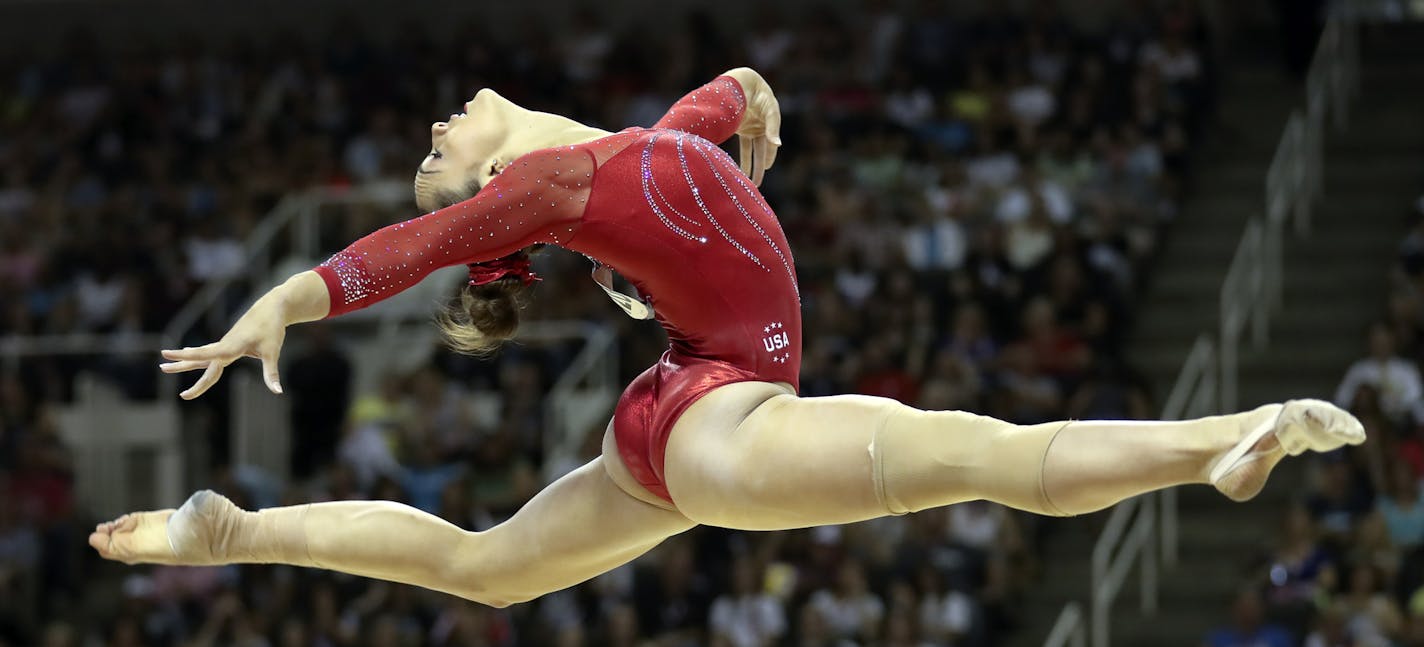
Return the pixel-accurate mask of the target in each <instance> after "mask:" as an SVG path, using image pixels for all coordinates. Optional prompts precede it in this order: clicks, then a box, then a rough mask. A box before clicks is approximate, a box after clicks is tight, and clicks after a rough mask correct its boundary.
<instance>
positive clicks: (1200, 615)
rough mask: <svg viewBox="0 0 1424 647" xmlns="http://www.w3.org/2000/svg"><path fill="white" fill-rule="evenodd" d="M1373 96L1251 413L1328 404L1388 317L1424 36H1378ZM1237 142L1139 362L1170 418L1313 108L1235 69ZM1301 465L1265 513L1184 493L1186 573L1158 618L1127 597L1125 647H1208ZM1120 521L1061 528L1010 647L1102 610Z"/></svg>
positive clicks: (1203, 163)
mask: <svg viewBox="0 0 1424 647" xmlns="http://www.w3.org/2000/svg"><path fill="white" fill-rule="evenodd" d="M1361 42H1362V45H1363V52H1362V63H1363V68H1364V69H1363V70H1362V73H1361V85H1362V89H1361V94H1360V96H1359V97H1358V98H1357V100H1356V101H1355V102H1354V103H1353V104H1352V111H1351V114H1350V119H1349V123H1350V127H1349V129H1348V131H1347V132H1344V133H1336V132H1330V133H1329V134H1328V135H1327V144H1326V155H1325V170H1324V183H1325V197H1324V201H1323V203H1322V204H1321V205H1319V206H1318V207H1317V209H1316V211H1315V215H1314V218H1313V226H1312V230H1311V233H1310V235H1309V236H1308V237H1307V238H1306V239H1299V238H1296V237H1294V236H1293V235H1287V238H1286V242H1285V263H1286V267H1285V272H1284V283H1285V285H1284V293H1285V296H1284V307H1283V308H1282V309H1281V311H1280V312H1279V313H1278V314H1277V315H1276V316H1275V318H1274V319H1273V321H1272V328H1271V336H1270V342H1271V343H1270V344H1269V346H1268V348H1267V349H1266V350H1265V351H1263V352H1260V353H1254V352H1252V351H1251V350H1250V345H1249V342H1248V343H1246V344H1243V346H1242V350H1241V367H1240V368H1241V373H1240V382H1239V384H1240V394H1239V398H1238V401H1239V405H1240V406H1241V407H1242V408H1249V407H1254V406H1257V405H1259V404H1263V403H1266V402H1278V401H1281V400H1285V399H1289V398H1292V397H1321V398H1329V397H1331V396H1332V395H1333V390H1334V387H1335V385H1336V383H1337V382H1338V381H1339V378H1340V376H1341V375H1342V374H1343V373H1344V370H1345V368H1346V366H1347V365H1348V364H1349V363H1350V362H1351V361H1353V360H1354V359H1356V358H1357V357H1359V356H1360V355H1362V354H1363V352H1364V331H1365V329H1366V327H1367V326H1368V324H1369V323H1370V322H1371V321H1374V320H1375V319H1376V318H1378V317H1379V316H1380V314H1381V312H1382V310H1383V307H1384V299H1385V296H1386V287H1387V284H1386V276H1387V271H1388V268H1389V264H1390V262H1391V261H1392V260H1393V258H1394V251H1395V249H1396V247H1397V245H1398V243H1399V241H1400V239H1401V238H1402V236H1403V235H1404V233H1405V231H1406V228H1407V226H1408V225H1407V223H1408V214H1409V209H1410V205H1411V204H1412V202H1413V200H1414V199H1415V198H1416V197H1418V196H1419V194H1420V193H1424V129H1421V128H1420V127H1419V117H1420V115H1424V26H1420V25H1393V26H1388V27H1367V28H1366V29H1365V30H1364V32H1363V33H1362V37H1361ZM1222 95H1223V105H1222V107H1221V112H1222V121H1223V123H1224V126H1223V127H1222V128H1220V129H1219V131H1218V133H1217V134H1216V135H1215V136H1214V140H1215V141H1214V142H1213V143H1212V144H1210V145H1208V146H1207V148H1206V150H1204V151H1203V154H1202V155H1201V157H1200V158H1199V159H1198V168H1200V169H1201V171H1200V174H1199V176H1198V178H1197V181H1196V182H1195V185H1194V187H1193V193H1192V195H1193V197H1192V198H1191V199H1190V200H1189V202H1188V204H1187V205H1186V208H1185V210H1184V212H1183V213H1182V214H1181V215H1180V216H1179V218H1178V221H1177V222H1176V223H1174V224H1173V231H1172V232H1171V233H1170V234H1169V236H1168V237H1167V241H1166V248H1165V249H1164V251H1163V255H1162V258H1161V259H1159V263H1158V270H1157V273H1156V276H1155V277H1154V279H1153V282H1152V284H1151V286H1150V287H1149V289H1148V294H1147V298H1146V299H1145V300H1144V302H1143V307H1142V309H1141V310H1140V313H1141V314H1140V318H1139V320H1138V322H1137V325H1136V328H1135V337H1134V339H1133V341H1132V345H1131V347H1130V355H1129V356H1130V357H1131V359H1132V361H1133V362H1134V363H1135V364H1136V365H1137V366H1138V367H1139V368H1140V369H1142V370H1143V371H1144V373H1145V374H1146V375H1147V376H1148V377H1149V379H1150V380H1151V383H1152V384H1153V387H1154V389H1155V395H1156V396H1157V398H1158V400H1159V403H1160V400H1161V399H1162V398H1164V397H1165V396H1166V392H1165V391H1166V389H1168V388H1170V387H1171V384H1172V381H1173V380H1174V379H1175V378H1176V374H1177V371H1178V369H1179V368H1180V367H1181V364H1182V361H1183V359H1184V358H1185V356H1186V353H1187V351H1188V350H1189V348H1190V344H1191V343H1192V341H1193V340H1194V339H1195V337H1196V336H1197V334H1198V333H1201V332H1210V333H1212V334H1213V336H1215V334H1216V332H1217V330H1218V325H1219V323H1218V322H1219V319H1218V310H1219V299H1220V289H1221V284H1222V280H1223V278H1224V275H1225V272H1226V269H1227V266H1228V265H1229V264H1230V261H1231V258H1232V255H1233V254H1234V253H1235V251H1236V244H1237V242H1238V240H1239V239H1240V237H1241V234H1242V231H1243V229H1244V227H1245V224H1246V221H1247V219H1248V218H1250V217H1252V216H1257V215H1260V214H1261V211H1262V203H1263V186H1264V178H1265V174H1266V168H1267V165H1268V164H1269V161H1270V156H1271V154H1272V153H1273V152H1274V148H1275V145H1276V143H1277V142H1278V139H1279V137H1280V135H1281V132H1282V130H1283V128H1284V124H1285V120H1286V117H1287V116H1288V115H1289V113H1290V111H1291V109H1293V108H1295V107H1297V106H1299V105H1302V104H1303V96H1302V92H1301V90H1300V88H1299V86H1298V85H1297V84H1295V83H1294V82H1292V81H1289V80H1287V79H1285V78H1283V76H1282V75H1281V74H1280V73H1278V72H1277V71H1276V68H1275V67H1272V66H1268V65H1257V66H1252V65H1246V66H1236V67H1233V69H1232V74H1231V78H1229V79H1227V85H1226V87H1224V88H1223V93H1222ZM1303 465H1305V462H1304V461H1293V462H1291V461H1288V462H1287V463H1285V464H1283V466H1282V468H1280V469H1279V470H1278V473H1277V474H1276V475H1275V477H1274V478H1273V479H1272V480H1271V482H1270V484H1269V485H1268V486H1267V488H1266V490H1265V491H1264V492H1263V493H1262V494H1261V495H1260V496H1259V497H1258V498H1257V499H1255V500H1254V501H1252V502H1250V503H1248V504H1243V505H1231V504H1228V503H1227V502H1226V501H1225V500H1224V499H1222V498H1221V497H1220V496H1219V495H1217V494H1215V492H1213V491H1212V490H1210V489H1208V488H1205V487H1188V488H1183V489H1182V490H1181V493H1180V502H1181V507H1180V514H1181V525H1180V528H1181V535H1180V563H1179V564H1178V566H1177V567H1175V568H1174V569H1171V570H1168V571H1166V572H1165V573H1162V575H1161V580H1160V581H1161V590H1160V598H1159V612H1158V613H1157V614H1156V615H1155V616H1153V617H1143V616H1142V614H1141V613H1139V612H1138V610H1137V594H1136V591H1135V589H1134V587H1133V584H1134V583H1135V581H1136V578H1135V577H1130V578H1129V585H1128V587H1127V589H1126V590H1125V591H1124V592H1123V594H1122V595H1121V596H1120V598H1119V601H1118V604H1117V607H1116V613H1115V617H1114V623H1113V625H1114V626H1113V644H1114V645H1145V644H1153V643H1154V642H1155V643H1158V644H1162V641H1163V640H1164V639H1166V640H1167V644H1196V643H1197V642H1199V640H1200V637H1201V636H1203V635H1204V633H1205V632H1206V631H1207V630H1208V629H1210V628H1211V627H1213V626H1216V625H1218V624H1219V623H1221V622H1222V621H1223V620H1224V619H1226V618H1227V617H1228V616H1227V613H1228V611H1227V608H1228V605H1229V604H1230V602H1231V598H1232V595H1233V593H1234V590H1235V587H1236V586H1237V585H1238V583H1239V582H1240V578H1241V575H1242V574H1243V573H1244V572H1245V569H1246V567H1247V566H1248V565H1249V564H1250V562H1251V559H1252V558H1253V557H1254V556H1255V555H1257V554H1259V549H1260V548H1261V547H1262V546H1263V545H1264V544H1266V543H1268V542H1269V541H1270V540H1271V539H1272V538H1274V537H1275V536H1276V529H1277V528H1278V527H1279V525H1280V520H1281V517H1282V512H1283V510H1284V509H1285V507H1286V505H1287V504H1288V502H1289V501H1290V500H1291V497H1292V495H1293V493H1294V492H1295V491H1297V490H1298V488H1299V487H1300V485H1301V484H1302V483H1303V481H1304V478H1305V473H1304V469H1303ZM1105 518H1106V513H1099V514H1096V515H1090V516H1088V517H1086V518H1081V519H1069V520H1047V521H1046V522H1045V524H1046V526H1047V528H1048V529H1049V530H1050V531H1051V532H1052V536H1051V538H1050V539H1049V540H1048V541H1047V542H1046V546H1045V550H1046V554H1045V556H1044V560H1045V562H1044V573H1043V578H1042V580H1041V582H1040V583H1039V584H1038V586H1037V589H1036V590H1035V591H1034V592H1033V594H1032V595H1031V596H1030V598H1029V599H1028V600H1026V601H1025V603H1024V605H1023V606H1022V608H1021V610H1022V614H1023V615H1022V616H1021V618H1022V620H1023V631H1020V632H1018V634H1017V635H1016V636H1014V640H1013V641H1010V642H1006V644H1009V645H1023V646H1029V645H1034V646H1037V645H1041V644H1042V640H1043V637H1044V636H1045V635H1047V631H1048V627H1049V626H1051V624H1052V622H1053V619H1054V617H1055V616H1056V614H1057V613H1058V611H1059V610H1060V609H1061V607H1062V605H1063V604H1064V603H1065V602H1067V601H1069V600H1079V601H1083V602H1085V603H1086V602H1087V601H1088V600H1089V599H1090V597H1089V594H1090V592H1089V586H1090V582H1089V559H1090V556H1091V554H1092V547H1093V543H1094V542H1095V541H1096V539H1097V536H1098V533H1099V531H1100V528H1101V525H1102V522H1103V520H1104V519H1105Z"/></svg>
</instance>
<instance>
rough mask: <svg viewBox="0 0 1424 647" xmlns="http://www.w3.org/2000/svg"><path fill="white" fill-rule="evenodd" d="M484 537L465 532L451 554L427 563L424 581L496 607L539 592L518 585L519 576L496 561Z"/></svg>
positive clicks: (525, 598) (530, 598)
mask: <svg viewBox="0 0 1424 647" xmlns="http://www.w3.org/2000/svg"><path fill="white" fill-rule="evenodd" d="M486 539H487V536H486V534H485V533H479V532H470V533H466V534H465V536H464V537H462V538H461V540H460V543H459V546H458V547H457V548H456V549H455V550H454V551H453V554H452V555H449V556H447V557H446V558H445V559H442V560H435V561H438V562H439V563H433V564H431V565H430V568H431V569H432V572H431V573H429V578H430V579H429V580H427V581H431V582H439V583H440V586H439V587H438V588H439V589H440V590H442V591H444V592H446V593H449V594H451V595H455V596H459V597H461V598H464V599H466V600H469V601H471V602H478V603H480V604H483V605H485V606H490V607H494V608H496V609H503V608H505V607H508V606H510V605H514V604H519V603H522V602H528V601H530V600H533V599H534V598H537V597H539V596H540V595H542V593H541V592H532V591H528V590H526V589H525V588H524V587H523V586H521V584H522V580H523V578H521V577H520V576H519V574H518V573H514V572H510V570H509V569H508V568H504V567H503V565H502V564H500V563H499V561H500V560H498V559H497V558H496V556H495V555H493V554H492V552H494V551H493V550H492V547H491V546H489V545H488V543H487V541H486ZM509 561H512V560H509Z"/></svg>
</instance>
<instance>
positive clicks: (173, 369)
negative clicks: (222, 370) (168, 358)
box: [158, 359, 212, 373]
mask: <svg viewBox="0 0 1424 647" xmlns="http://www.w3.org/2000/svg"><path fill="white" fill-rule="evenodd" d="M211 363H212V362H208V361H204V360H195V359H190V360H184V361H181V362H168V363H167V364H159V365H158V370H160V371H163V372H164V373H186V372H188V371H195V370H197V369H200V368H207V367H208V364H211Z"/></svg>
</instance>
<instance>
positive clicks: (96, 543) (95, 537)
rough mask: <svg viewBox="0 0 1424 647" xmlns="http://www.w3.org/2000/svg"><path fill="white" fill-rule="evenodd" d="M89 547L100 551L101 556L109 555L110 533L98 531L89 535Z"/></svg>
mask: <svg viewBox="0 0 1424 647" xmlns="http://www.w3.org/2000/svg"><path fill="white" fill-rule="evenodd" d="M89 547H90V548H93V549H94V550H97V551H99V554H100V555H103V554H105V553H107V552H108V549H109V533H107V532H100V531H98V530H95V531H94V532H91V533H89Z"/></svg>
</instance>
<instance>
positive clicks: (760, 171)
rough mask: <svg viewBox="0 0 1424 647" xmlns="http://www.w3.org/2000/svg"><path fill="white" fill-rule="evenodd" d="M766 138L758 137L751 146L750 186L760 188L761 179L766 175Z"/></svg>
mask: <svg viewBox="0 0 1424 647" xmlns="http://www.w3.org/2000/svg"><path fill="white" fill-rule="evenodd" d="M765 150H766V138H765V137H758V138H756V141H755V142H753V144H752V151H754V153H753V156H752V172H751V178H752V184H755V185H757V186H761V178H762V176H763V175H765V174H766V152H765Z"/></svg>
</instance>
